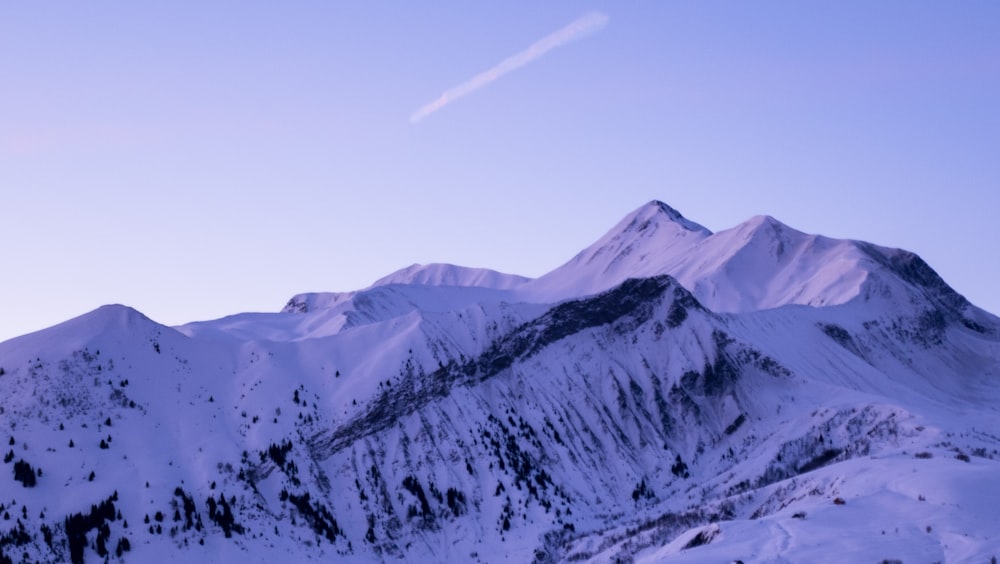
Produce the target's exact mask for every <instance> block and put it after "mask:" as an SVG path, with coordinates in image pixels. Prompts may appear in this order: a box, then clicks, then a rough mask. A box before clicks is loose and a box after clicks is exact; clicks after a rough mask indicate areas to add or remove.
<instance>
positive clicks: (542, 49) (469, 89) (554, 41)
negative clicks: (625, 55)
mask: <svg viewBox="0 0 1000 564" xmlns="http://www.w3.org/2000/svg"><path fill="white" fill-rule="evenodd" d="M607 23H608V16H606V15H604V14H602V13H600V12H587V13H586V14H584V15H582V16H580V17H579V18H577V19H576V20H575V21H573V23H571V24H569V25H567V26H566V27H564V28H562V29H560V30H559V31H556V32H553V33H550V34H549V35H546V36H545V37H543V38H542V39H540V40H538V41H537V42H535V43H534V44H533V45H531V47H528V48H527V49H525V50H524V51H521V52H520V53H518V54H516V55H513V56H511V57H508V58H506V59H504V60H503V61H501V62H500V64H498V65H497V66H495V67H493V68H491V69H490V70H488V71H485V72H482V73H480V74H477V75H476V76H474V77H472V79H470V80H468V81H466V82H463V83H462V84H459V85H458V86H456V87H454V88H452V89H451V90H446V91H445V92H444V94H441V96H440V97H438V99H437V100H434V101H433V102H431V103H430V104H427V105H426V106H423V107H421V108H420V109H419V110H417V111H415V112H413V115H412V116H410V123H417V122H419V121H420V120H422V119H424V118H425V117H427V116H429V115H431V114H433V113H434V112H436V111H438V110H440V109H441V108H443V107H445V106H447V105H448V104H450V103H452V102H454V101H455V100H457V99H459V98H461V97H462V96H466V95H468V94H472V93H473V92H475V91H476V90H479V89H480V88H482V87H483V86H486V85H487V84H489V83H491V82H493V81H494V80H496V79H498V78H500V77H501V76H503V75H505V74H507V73H509V72H511V71H514V70H517V69H519V68H521V67H523V66H524V65H526V64H528V63H530V62H531V61H534V60H535V59H537V58H539V57H541V56H542V55H544V54H546V53H548V52H549V51H551V50H553V49H555V48H556V47H561V46H563V45H566V44H567V43H570V42H571V41H574V40H576V39H579V38H581V37H583V36H584V35H587V34H588V33H591V32H594V31H597V30H600V29H601V28H603V27H604V26H605V25H607Z"/></svg>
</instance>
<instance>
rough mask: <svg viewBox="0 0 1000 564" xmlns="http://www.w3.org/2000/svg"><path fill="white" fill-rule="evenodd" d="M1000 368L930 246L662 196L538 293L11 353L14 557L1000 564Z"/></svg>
mask: <svg viewBox="0 0 1000 564" xmlns="http://www.w3.org/2000/svg"><path fill="white" fill-rule="evenodd" d="M997 366H1000V320H998V319H997V318H996V317H995V316H993V315H992V314H989V313H988V312H985V311H983V310H981V309H979V308H977V307H975V306H974V305H972V304H970V303H969V302H968V301H967V300H965V298H963V297H962V296H961V295H959V294H958V293H956V292H955V291H954V290H953V289H951V288H950V287H949V286H948V285H947V283H946V282H945V281H944V280H942V279H941V278H940V276H938V275H937V274H936V273H935V272H934V271H933V269H932V268H931V267H930V266H929V265H927V264H926V263H925V262H924V261H923V260H921V259H920V258H919V257H918V256H916V255H915V254H913V253H909V252H907V251H901V250H898V249H889V248H885V247H879V246H877V245H872V244H870V243H864V242H859V241H850V240H835V239H829V238H825V237H822V236H819V235H810V234H807V233H804V232H801V231H798V230H795V229H792V228H790V227H788V226H785V225H784V224H781V223H780V222H779V221H777V220H775V219H774V218H770V217H768V216H755V217H754V218H751V219H750V220H748V221H746V222H744V223H742V224H740V225H738V226H736V227H733V228H731V229H727V230H723V231H719V232H716V233H712V232H710V231H709V230H707V229H705V228H703V227H701V226H700V225H698V224H697V223H694V222H693V221H690V220H687V219H686V218H684V217H683V216H682V215H681V214H680V213H679V212H676V210H673V208H670V207H669V206H666V204H662V203H659V202H656V201H653V202H650V203H648V204H645V205H644V206H642V207H640V208H638V209H637V210H635V211H634V212H633V213H632V214H629V216H627V217H626V218H624V219H623V220H622V221H621V222H619V223H618V224H617V225H616V226H615V227H614V228H612V229H611V230H610V231H608V233H607V234H606V235H605V236H603V237H602V238H600V239H599V240H598V241H596V242H595V243H594V244H592V245H591V246H589V247H587V248H586V249H584V251H582V252H581V253H579V254H578V255H576V256H575V257H574V258H573V259H571V260H570V261H568V262H567V263H565V264H564V265H562V266H560V267H558V268H556V269H554V270H553V271H552V272H550V273H548V274H546V275H544V276H542V277H540V278H538V279H534V280H529V279H525V278H523V277H516V276H514V275H505V274H501V273H496V272H494V271H489V270H487V269H467V268H463V267H457V266H454V265H443V264H441V265H424V266H420V265H415V266H411V267H408V268H406V269H402V270H400V271H397V272H396V273H393V274H390V275H389V276H387V277H385V278H382V279H380V280H378V281H376V282H375V283H374V284H372V285H371V286H369V287H368V288H364V289H361V290H358V291H354V292H342V293H312V294H299V295H297V296H295V297H293V298H292V299H291V300H290V301H289V303H288V305H286V307H285V308H284V309H283V310H282V311H281V312H275V313H244V314H236V315H233V316H229V317H226V318H222V319H218V320H211V321H202V322H194V323H189V324H186V325H183V326H179V327H175V328H170V327H165V326H162V325H159V324H157V323H155V322H154V321H152V320H149V319H147V318H145V316H143V315H142V314H140V313H139V312H137V311H135V310H132V309H131V308H127V307H125V306H106V307H103V308H99V309H98V310H95V311H94V312H91V313H89V314H85V315H84V316H81V317H78V318H75V319H73V320H70V321H67V322H65V323H63V324H60V325H57V326H55V327H52V328H50V329H46V330H43V331H40V332H37V333H33V334H30V335H27V336H24V337H19V338H16V339H13V340H10V341H6V342H3V343H0V427H2V428H3V429H4V430H5V431H6V432H7V434H8V435H9V436H7V437H0V439H3V438H5V439H6V440H7V441H8V444H9V446H8V448H9V449H10V452H9V453H8V457H9V460H7V461H6V468H7V470H4V472H6V476H5V477H2V476H0V484H3V489H0V492H3V493H0V505H2V508H0V511H4V512H9V513H10V514H11V517H12V518H11V519H10V520H5V521H0V561H4V560H3V558H5V557H8V558H11V559H13V558H15V557H16V558H22V559H26V560H29V561H31V560H39V561H47V562H49V561H51V562H56V561H88V562H89V561H95V560H101V559H104V557H105V556H109V554H110V553H114V552H117V551H116V550H112V549H114V548H115V547H117V548H118V549H119V550H120V554H116V556H119V557H121V558H123V559H126V560H133V559H134V560H136V561H175V560H176V561H186V562H190V561H194V562H201V561H204V562H215V561H250V562H268V561H275V560H295V561H304V560H312V559H316V560H326V559H331V558H337V559H342V560H345V561H349V562H351V561H353V562H372V561H386V560H389V561H395V560H399V561H418V560H419V561H455V560H463V561H470V562H507V561H516V562H522V561H535V562H560V561H591V562H610V561H616V560H617V561H621V560H624V561H629V560H632V561H637V562H644V561H649V562H655V561H662V560H666V559H669V560H671V561H674V560H676V561H716V560H719V559H720V558H721V559H735V558H740V559H743V560H744V561H774V560H789V561H812V560H817V559H819V560H822V559H824V555H825V556H829V554H833V552H829V551H834V550H836V552H835V554H837V556H838V558H843V559H846V560H869V561H873V560H882V559H886V558H901V559H905V560H911V559H921V558H931V559H937V560H962V561H964V560H974V561H988V560H989V558H990V557H991V556H992V555H997V554H1000V535H998V534H997V533H996V532H995V531H994V530H992V528H991V527H990V526H989V523H991V516H992V515H993V513H994V512H995V507H994V506H993V505H991V503H992V501H995V502H998V503H1000V488H998V487H996V485H995V480H993V477H994V476H995V475H996V472H997V471H1000V460H998V459H1000V436H997V435H996V434H994V433H992V432H991V431H990V429H994V428H997V427H998V426H1000V414H998V411H997V406H998V405H1000V381H998V378H1000V374H998V370H997V368H996V367H997ZM27 470H30V474H31V475H32V476H33V477H34V479H33V480H31V482H32V485H31V486H28V485H27V482H28V479H27V478H26V473H27ZM12 476H13V477H12ZM22 481H23V482H24V483H22ZM972 492H977V493H978V495H973V493H972ZM15 493H16V495H14V494H15ZM838 500H839V501H838ZM100 508H105V509H107V508H110V511H105V510H102V509H100ZM119 514H120V516H119ZM883 532H885V534H883ZM845 535H847V536H845ZM845 538H846V539H848V540H846V541H845ZM955 539H962V542H956V541H955ZM125 547H128V548H125ZM817 547H820V548H817ZM821 550H822V551H827V552H818V551H821ZM102 552H103V554H102ZM25 555H26V556H25Z"/></svg>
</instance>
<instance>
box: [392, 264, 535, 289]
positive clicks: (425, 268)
mask: <svg viewBox="0 0 1000 564" xmlns="http://www.w3.org/2000/svg"><path fill="white" fill-rule="evenodd" d="M529 280H530V278H525V277H524V276H517V275H516V274H505V273H503V272H497V271H496V270H490V269H488V268H469V267H465V266H456V265H454V264H445V263H431V264H412V265H410V266H408V267H406V268H403V269H400V270H397V271H396V272H393V273H392V274H390V275H388V276H385V277H382V278H379V279H378V280H376V281H375V283H374V284H372V286H385V285H387V284H419V285H424V286H470V287H481V288H492V289H495V290H508V289H511V288H515V287H517V286H519V285H521V284H523V283H525V282H527V281H529Z"/></svg>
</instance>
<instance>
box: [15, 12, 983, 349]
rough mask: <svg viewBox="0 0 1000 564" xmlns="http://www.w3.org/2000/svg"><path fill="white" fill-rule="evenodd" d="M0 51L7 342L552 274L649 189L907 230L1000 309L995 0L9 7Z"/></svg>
mask: <svg viewBox="0 0 1000 564" xmlns="http://www.w3.org/2000/svg"><path fill="white" fill-rule="evenodd" d="M592 11H596V12H598V13H601V14H604V15H605V16H607V18H608V21H607V23H606V25H604V27H603V28H601V29H599V30H596V31H592V32H591V33H590V34H589V35H587V36H586V37H582V38H579V39H577V40H575V41H572V42H570V43H567V44H565V45H561V46H559V47H558V48H554V49H551V50H550V51H548V52H546V53H545V54H544V55H543V56H540V57H538V58H536V59H534V60H533V61H531V62H530V63H529V64H526V65H523V66H521V67H519V68H517V69H516V70H513V71H512V72H509V73H508V74H505V75H503V76H502V77H500V78H498V79H497V80H495V81H492V82H490V83H489V84H487V85H485V86H484V87H482V88H480V89H479V90H476V91H474V92H471V93H469V94H467V95H465V96H464V97H462V98H460V99H457V100H454V101H452V102H450V103H449V104H447V105H445V106H444V107H442V108H440V109H439V110H438V111H436V112H434V113H433V114H431V115H428V116H426V117H424V119H422V120H420V121H419V122H418V123H411V120H410V118H411V116H413V115H414V113H415V112H417V111H418V109H420V108H421V107H424V106H425V105H427V104H429V103H431V102H433V101H434V100H436V99H438V97H439V96H441V95H442V93H444V92H446V91H448V90H449V89H452V88H455V87H457V86H459V85H461V84H463V83H465V82H466V81H469V80H471V79H473V78H474V77H475V76H477V75H478V74H480V73H483V72H485V71H487V70H489V69H490V68H492V67H494V66H495V65H497V64H499V63H501V61H504V60H505V59H507V58H509V57H512V56H514V55H516V54H517V53H519V52H521V51H523V50H525V49H527V48H528V47H529V46H531V45H532V44H534V43H536V42H538V41H539V40H541V39H543V38H544V37H546V36H547V35H549V34H552V33H554V32H556V31H557V30H559V29H561V28H563V27H565V26H567V25H569V24H570V23H571V22H573V21H574V20H576V19H577V18H580V17H581V16H583V15H584V14H586V13H588V12H592ZM0 53H2V55H0V213H2V215H0V250H2V262H0V264H2V266H3V269H2V273H0V280H2V286H0V340H4V339H7V338H10V337H13V336H16V335H19V334H22V333H26V332H29V331H34V330H37V329H41V328H43V327H45V326H48V325H52V324H54V323H58V322H60V321H63V320H65V319H68V318H70V317H73V316H76V315H79V314H82V313H84V312H86V311H89V310H91V309H93V308H95V307H98V306H100V305H102V304H105V303H124V304H127V305H131V306H133V307H135V308H137V309H139V310H140V311H142V312H144V313H145V314H147V315H148V316H150V317H151V318H153V319H154V320H156V321H159V322H161V323H166V324H180V323H183V322H186V321H193V320H200V319H209V318H214V317H220V316H223V315H227V314H231V313H238V312H242V311H277V310H279V309H280V308H281V307H282V306H283V304H284V303H285V301H287V299H288V298H289V297H291V296H292V295H293V294H296V293H299V292H305V291H341V290H352V289H357V288H361V287H364V286H367V285H368V284H370V283H371V282H372V281H374V280H375V279H377V278H379V277H381V276H383V275H385V274H388V273H389V272H392V271H394V270H396V269H398V268H402V267H404V266H407V265H409V264H411V263H414V262H422V263H426V262H450V263H455V264H462V265H467V266H486V267H491V268H495V269H498V270H502V271H507V272H513V273H518V274H523V275H528V276H537V275H540V274H542V273H544V272H546V271H548V270H550V269H552V268H554V267H556V266H558V265H559V264H561V263H562V262H564V261H565V260H568V259H569V258H571V257H572V256H573V255H574V254H575V253H576V252H577V251H579V250H581V249H582V248H583V247H585V246H586V245H588V244H590V243H591V242H593V241H594V240H595V239H597V238H598V237H599V236H600V235H601V234H603V233H604V232H605V231H606V230H607V229H609V228H610V227H611V226H612V225H613V224H614V223H615V222H617V221H618V220H619V219H620V218H621V217H622V216H624V215H625V214H626V213H628V212H629V211H631V210H632V209H634V208H636V207H638V206H640V205H642V204H643V203H645V202H647V201H649V200H651V199H660V200H663V201H665V202H667V203H668V204H670V205H672V206H673V207H675V208H677V209H678V210H680V211H681V212H682V213H684V214H685V215H686V216H687V217H689V218H691V219H693V220H695V221H697V222H699V223H702V224H703V225H705V226H706V227H708V228H709V229H712V230H720V229H725V228H728V227H731V226H733V225H735V224H737V223H739V222H741V221H743V220H745V219H747V218H749V217H750V216H753V215H756V214H769V215H772V216H775V217H777V218H778V219H780V220H782V221H783V222H785V223H787V224H789V225H791V226H792V227H796V228H798V229H800V230H803V231H806V232H810V233H822V234H825V235H830V236H835V237H849V238H857V239H864V240H868V241H871V242H874V243H878V244H882V245H888V246H895V247H903V248H906V249H909V250H912V251H915V252H917V253H919V254H920V255H921V256H923V257H924V259H926V260H927V261H928V262H929V263H930V264H931V266H933V267H934V268H935V269H936V270H937V271H938V272H939V273H940V274H941V275H942V276H943V277H944V279H945V280H946V281H947V282H949V283H950V284H951V285H952V286H953V287H954V288H955V289H956V290H958V291H959V292H961V293H963V294H964V295H966V297H968V298H969V299H970V300H972V301H973V302H974V303H976V304H977V305H980V306H981V307H984V308H985V309H987V310H990V311H992V312H994V313H1000V291H998V290H997V287H998V286H997V280H1000V250H998V248H997V243H998V242H1000V220H998V219H997V213H998V211H1000V156H998V155H1000V3H998V2H996V1H992V0H991V1H983V2H971V1H959V2H938V1H933V2H932V1H913V0H907V1H879V2H870V1H857V2H826V3H814V2H809V3H806V2H789V1H782V2H777V1H772V2H768V1H762V2H731V3H730V2H726V3H715V2H648V3H637V2H630V3H610V2H608V3H590V4H583V3H579V2H559V1H555V2H544V3H539V2H490V3H468V2H443V1H442V2H431V3H424V2H420V3H418V2H393V3H388V2H379V3H376V2H325V1H292V2H281V3H277V2H244V1H240V2H235V1H213V2H125V1H106V2H100V3H91V2H67V3H61V4H58V5H53V4H49V3H38V2H9V3H4V4H3V5H2V7H0Z"/></svg>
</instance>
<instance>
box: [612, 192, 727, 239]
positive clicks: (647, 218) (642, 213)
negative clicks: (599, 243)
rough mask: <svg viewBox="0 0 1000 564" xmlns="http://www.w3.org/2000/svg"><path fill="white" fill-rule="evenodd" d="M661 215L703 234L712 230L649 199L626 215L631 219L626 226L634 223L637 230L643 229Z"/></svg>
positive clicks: (708, 233) (687, 228)
mask: <svg viewBox="0 0 1000 564" xmlns="http://www.w3.org/2000/svg"><path fill="white" fill-rule="evenodd" d="M663 217H665V218H666V219H668V220H670V221H671V222H673V223H676V224H677V225H679V226H681V227H683V228H684V229H686V230H688V231H693V232H696V233H704V234H705V235H711V234H712V232H711V231H709V230H708V229H706V228H705V227H704V226H703V225H700V224H698V223H695V222H693V221H691V220H690V219H688V218H686V217H684V216H683V215H681V212H679V211H677V210H675V209H674V208H672V207H670V206H669V205H667V204H665V203H663V202H661V201H659V200H650V201H649V202H648V203H646V204H645V205H643V206H642V207H640V208H639V209H637V210H635V211H634V212H632V213H631V214H629V215H628V216H626V218H625V219H626V220H631V221H630V223H629V226H628V227H629V228H630V227H632V226H633V225H635V226H637V228H638V229H639V230H643V229H645V228H646V226H647V225H648V223H649V222H651V221H653V220H657V219H662V218H663ZM623 223H624V221H623Z"/></svg>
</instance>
